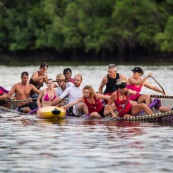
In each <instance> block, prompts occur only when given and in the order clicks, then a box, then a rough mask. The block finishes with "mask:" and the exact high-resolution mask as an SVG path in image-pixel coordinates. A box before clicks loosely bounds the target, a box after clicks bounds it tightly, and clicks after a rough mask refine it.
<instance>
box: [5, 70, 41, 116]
mask: <svg viewBox="0 0 173 173" xmlns="http://www.w3.org/2000/svg"><path fill="white" fill-rule="evenodd" d="M28 79H29V74H28V72H26V71H24V72H22V74H21V82H19V83H16V84H14V85H13V86H12V88H11V90H10V91H9V92H8V94H7V98H11V96H12V94H13V93H15V96H16V99H17V100H18V101H19V100H20V102H17V105H18V111H20V112H25V113H28V112H30V111H31V110H33V109H35V108H37V103H35V102H32V100H31V99H30V92H31V90H33V91H34V92H35V93H37V94H39V93H40V91H39V90H38V89H37V88H36V87H35V86H34V85H32V84H28ZM22 100H23V101H22Z"/></svg>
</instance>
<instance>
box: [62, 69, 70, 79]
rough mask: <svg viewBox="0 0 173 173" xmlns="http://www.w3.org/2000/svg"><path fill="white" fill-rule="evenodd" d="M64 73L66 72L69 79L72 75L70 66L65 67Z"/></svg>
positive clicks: (65, 74)
mask: <svg viewBox="0 0 173 173" xmlns="http://www.w3.org/2000/svg"><path fill="white" fill-rule="evenodd" d="M63 74H64V76H65V78H66V79H67V80H68V79H69V78H71V76H72V70H71V69H70V68H65V69H64V70H63Z"/></svg>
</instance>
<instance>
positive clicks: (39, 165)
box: [0, 113, 173, 173]
mask: <svg viewBox="0 0 173 173" xmlns="http://www.w3.org/2000/svg"><path fill="white" fill-rule="evenodd" d="M0 115H1V118H0V132H1V133H0V138H1V143H0V156H1V157H0V163H1V167H0V171H1V172H69V171H70V172H122V173H123V172H132V171H133V172H146V170H150V172H162V171H164V170H167V171H172V170H173V165H172V158H173V156H172V153H173V151H172V150H173V142H172V141H173V136H172V135H171V134H172V126H170V125H167V124H166V125H164V124H163V123H162V124H161V125H160V124H158V123H141V122H128V121H120V122H116V121H108V120H89V119H82V118H72V117H68V118H66V119H63V120H43V119H37V118H35V117H34V116H33V115H32V116H31V115H16V114H15V113H1V114H0Z"/></svg>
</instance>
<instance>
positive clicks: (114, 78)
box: [99, 64, 127, 95]
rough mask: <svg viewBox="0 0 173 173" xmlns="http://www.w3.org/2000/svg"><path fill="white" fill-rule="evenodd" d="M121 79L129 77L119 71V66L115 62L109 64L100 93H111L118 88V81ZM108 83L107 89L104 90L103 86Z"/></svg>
mask: <svg viewBox="0 0 173 173" xmlns="http://www.w3.org/2000/svg"><path fill="white" fill-rule="evenodd" d="M120 79H124V80H126V81H127V78H126V77H125V76H124V75H122V74H119V73H117V67H116V65H115V64H109V65H108V74H107V75H106V76H105V77H104V78H103V79H102V82H101V84H100V87H99V93H100V94H105V95H111V94H112V93H113V92H114V91H116V90H117V89H118V86H117V84H116V83H117V82H118V81H119V80H120ZM105 85H106V89H105V91H104V92H103V87H104V86H105Z"/></svg>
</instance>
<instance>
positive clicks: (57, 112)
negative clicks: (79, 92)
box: [52, 109, 61, 115]
mask: <svg viewBox="0 0 173 173" xmlns="http://www.w3.org/2000/svg"><path fill="white" fill-rule="evenodd" d="M60 113H61V111H60V110H58V109H54V110H53V111H52V114H54V115H59V114H60Z"/></svg>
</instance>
